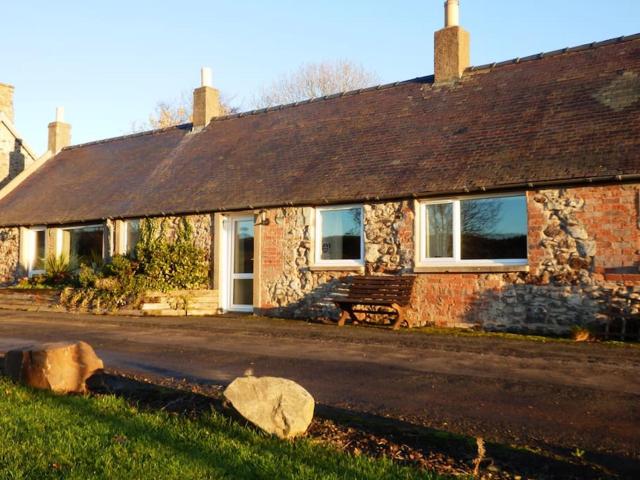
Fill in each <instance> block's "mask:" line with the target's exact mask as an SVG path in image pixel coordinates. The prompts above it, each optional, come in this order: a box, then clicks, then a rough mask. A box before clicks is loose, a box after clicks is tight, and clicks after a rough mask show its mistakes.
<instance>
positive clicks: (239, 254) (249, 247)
mask: <svg viewBox="0 0 640 480" xmlns="http://www.w3.org/2000/svg"><path fill="white" fill-rule="evenodd" d="M234 230H235V231H234V256H233V273H253V220H240V221H237V222H234Z"/></svg>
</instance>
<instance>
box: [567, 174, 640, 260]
mask: <svg viewBox="0 0 640 480" xmlns="http://www.w3.org/2000/svg"><path fill="white" fill-rule="evenodd" d="M572 191H573V192H575V194H576V195H577V196H579V197H581V198H583V199H584V201H585V204H584V210H583V211H582V212H579V213H578V216H579V217H580V219H581V220H582V222H584V225H585V227H586V228H587V230H588V232H589V234H590V235H592V236H593V238H594V239H595V241H596V244H597V254H596V258H595V268H596V271H598V272H602V271H603V270H604V269H619V268H625V267H626V268H627V269H633V268H635V269H636V271H637V270H638V268H639V267H640V264H639V261H640V255H638V254H639V253H640V228H638V192H640V185H614V186H607V187H587V188H576V189H572Z"/></svg>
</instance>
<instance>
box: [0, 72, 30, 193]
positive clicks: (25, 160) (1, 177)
mask: <svg viewBox="0 0 640 480" xmlns="http://www.w3.org/2000/svg"><path fill="white" fill-rule="evenodd" d="M0 112H2V113H4V115H5V118H6V119H7V120H8V121H9V122H11V123H13V87H12V86H10V85H5V84H3V83H0ZM34 161H35V159H34V158H33V157H32V156H31V154H30V153H29V152H28V151H27V150H26V149H25V148H24V147H23V145H22V139H20V138H16V137H15V136H14V134H13V133H12V132H11V131H10V130H9V129H8V128H7V126H6V125H5V124H4V122H1V121H0V188H2V187H3V186H5V185H6V184H7V183H9V181H11V180H12V179H13V178H14V177H15V176H16V175H17V174H18V173H20V172H21V171H22V170H24V169H25V168H26V167H28V166H29V165H31V163H33V162H34Z"/></svg>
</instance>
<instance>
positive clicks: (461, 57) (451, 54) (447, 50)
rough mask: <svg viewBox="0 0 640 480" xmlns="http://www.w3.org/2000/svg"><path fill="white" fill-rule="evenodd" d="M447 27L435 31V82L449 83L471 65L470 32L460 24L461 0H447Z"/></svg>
mask: <svg viewBox="0 0 640 480" xmlns="http://www.w3.org/2000/svg"><path fill="white" fill-rule="evenodd" d="M444 6H445V27H444V28H443V29H442V30H438V31H437V32H436V33H435V55H434V59H435V62H434V63H435V69H434V74H435V82H436V83H448V82H453V81H455V80H458V79H460V78H462V75H463V73H464V71H465V70H466V69H467V68H468V67H469V66H470V65H471V58H470V44H471V40H470V36H469V32H467V31H466V30H465V29H463V28H462V27H460V26H459V25H458V23H459V20H460V10H459V8H460V3H459V0H447V1H446V3H445V4H444Z"/></svg>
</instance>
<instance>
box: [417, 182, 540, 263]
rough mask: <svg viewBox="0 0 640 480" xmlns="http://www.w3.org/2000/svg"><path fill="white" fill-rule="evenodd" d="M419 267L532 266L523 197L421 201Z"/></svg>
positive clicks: (521, 194) (481, 197) (497, 196)
mask: <svg viewBox="0 0 640 480" xmlns="http://www.w3.org/2000/svg"><path fill="white" fill-rule="evenodd" d="M419 205H420V208H419V210H420V211H419V224H418V228H419V231H418V232H417V233H418V241H417V242H416V244H417V245H418V248H419V249H420V251H419V257H418V265H419V266H426V267H428V266H434V267H438V266H465V265H466V266H520V265H527V232H528V224H527V200H526V196H525V194H523V193H520V194H503V195H486V196H475V197H456V198H447V199H438V200H425V201H422V202H420V203H419Z"/></svg>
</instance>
